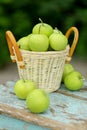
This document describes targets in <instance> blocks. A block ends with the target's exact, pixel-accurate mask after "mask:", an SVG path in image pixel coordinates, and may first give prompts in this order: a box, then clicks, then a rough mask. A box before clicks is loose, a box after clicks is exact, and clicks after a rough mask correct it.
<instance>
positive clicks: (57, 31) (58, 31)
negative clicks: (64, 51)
mask: <svg viewBox="0 0 87 130" xmlns="http://www.w3.org/2000/svg"><path fill="white" fill-rule="evenodd" d="M53 32H54V33H57V34H63V33H62V32H61V31H60V30H59V29H58V28H55V29H54V30H53Z"/></svg>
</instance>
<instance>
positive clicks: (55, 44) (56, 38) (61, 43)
mask: <svg viewBox="0 0 87 130" xmlns="http://www.w3.org/2000/svg"><path fill="white" fill-rule="evenodd" d="M49 43H50V47H51V48H53V49H54V50H55V51H61V50H64V49H65V48H66V46H67V43H68V39H67V37H66V36H65V35H63V34H62V33H57V32H56V31H54V33H52V34H51V35H50V37H49Z"/></svg>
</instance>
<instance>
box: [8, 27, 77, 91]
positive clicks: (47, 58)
mask: <svg viewBox="0 0 87 130" xmlns="http://www.w3.org/2000/svg"><path fill="white" fill-rule="evenodd" d="M72 32H74V40H73V43H72V46H71V48H70V47H69V45H67V47H66V49H65V50H63V51H47V52H32V51H26V50H21V49H19V47H18V45H17V43H16V40H15V37H14V36H13V34H12V32H11V31H6V40H7V43H8V47H9V51H10V54H11V59H12V61H13V62H16V63H17V67H18V73H19V77H20V78H23V79H29V80H32V81H34V82H35V83H36V84H37V86H38V87H39V88H42V89H44V90H45V91H46V92H48V93H50V92H53V91H56V90H57V89H58V88H59V87H60V83H61V79H62V74H63V68H64V64H65V62H69V61H70V60H71V57H72V54H73V52H74V49H75V47H76V44H77V41H78V29H77V28H76V27H71V28H70V29H69V30H68V31H67V32H66V37H67V38H69V36H70V34H71V33H72Z"/></svg>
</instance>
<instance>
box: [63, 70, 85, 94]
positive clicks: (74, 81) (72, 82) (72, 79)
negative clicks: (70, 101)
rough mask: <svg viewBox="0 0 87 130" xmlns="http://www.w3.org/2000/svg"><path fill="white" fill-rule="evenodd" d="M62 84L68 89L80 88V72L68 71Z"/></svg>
mask: <svg viewBox="0 0 87 130" xmlns="http://www.w3.org/2000/svg"><path fill="white" fill-rule="evenodd" d="M64 84H65V87H66V88H68V89H69V90H72V91H75V90H80V89H81V88H82V87H83V79H82V74H81V73H80V72H78V71H73V72H70V73H69V74H67V76H66V77H65V79H64Z"/></svg>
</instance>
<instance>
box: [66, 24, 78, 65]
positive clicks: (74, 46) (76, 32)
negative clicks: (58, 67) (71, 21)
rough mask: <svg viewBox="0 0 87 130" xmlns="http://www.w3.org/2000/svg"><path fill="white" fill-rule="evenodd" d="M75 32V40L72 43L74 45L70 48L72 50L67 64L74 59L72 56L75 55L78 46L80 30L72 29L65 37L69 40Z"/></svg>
mask: <svg viewBox="0 0 87 130" xmlns="http://www.w3.org/2000/svg"><path fill="white" fill-rule="evenodd" d="M72 32H74V39H73V42H72V45H71V47H70V50H69V55H68V57H67V59H66V63H69V62H70V61H71V59H72V55H73V53H74V50H75V48H76V45H77V42H78V38H79V32H78V29H77V28H76V27H71V28H69V29H68V30H67V32H66V34H65V36H66V37H67V38H69V36H70V34H71V33H72Z"/></svg>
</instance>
